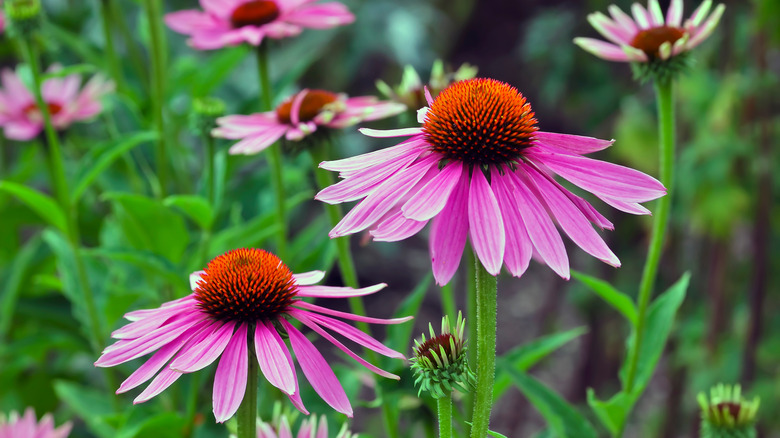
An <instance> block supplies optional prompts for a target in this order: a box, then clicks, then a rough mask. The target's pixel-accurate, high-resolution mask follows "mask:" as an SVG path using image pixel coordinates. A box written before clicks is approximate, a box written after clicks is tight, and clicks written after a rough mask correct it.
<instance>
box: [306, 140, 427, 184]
mask: <svg viewBox="0 0 780 438" xmlns="http://www.w3.org/2000/svg"><path fill="white" fill-rule="evenodd" d="M426 145H427V143H426V142H425V140H423V138H422V137H421V136H417V137H414V138H410V139H407V140H405V141H404V142H402V143H399V144H397V145H395V146H393V147H389V148H385V149H380V150H378V151H374V152H369V153H367V154H363V155H358V156H355V157H350V158H344V159H341V160H335V161H323V162H322V163H320V167H321V168H323V169H326V170H333V171H337V172H340V176H341V177H342V178H345V177H347V176H348V175H350V176H351V175H354V174H355V173H357V172H360V171H361V170H364V169H366V168H368V167H370V166H375V165H383V164H384V163H386V162H389V161H390V160H393V159H395V158H398V157H399V156H401V155H404V154H406V153H407V152H408V151H409V150H411V149H418V150H421V149H422V148H424V147H425V146H426ZM421 152H422V151H421Z"/></svg>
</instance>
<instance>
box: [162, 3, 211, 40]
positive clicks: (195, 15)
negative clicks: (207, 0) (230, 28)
mask: <svg viewBox="0 0 780 438" xmlns="http://www.w3.org/2000/svg"><path fill="white" fill-rule="evenodd" d="M165 24H166V25H168V27H170V28H171V29H172V30H173V31H174V32H178V33H182V34H185V35H192V34H194V33H196V32H204V31H211V30H214V29H220V28H223V27H224V25H221V23H220V22H219V21H217V20H215V19H214V17H213V16H212V15H210V14H207V13H204V12H202V11H198V10H192V9H190V10H183V11H176V12H171V13H170V14H166V15H165Z"/></svg>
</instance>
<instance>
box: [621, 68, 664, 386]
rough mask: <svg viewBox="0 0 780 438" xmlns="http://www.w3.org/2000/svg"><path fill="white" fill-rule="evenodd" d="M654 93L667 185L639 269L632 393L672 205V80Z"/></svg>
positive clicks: (629, 376)
mask: <svg viewBox="0 0 780 438" xmlns="http://www.w3.org/2000/svg"><path fill="white" fill-rule="evenodd" d="M655 93H656V99H657V101H658V133H659V141H660V168H659V169H660V174H661V175H660V177H661V178H660V179H661V183H662V184H663V185H664V186H665V187H666V196H664V197H662V198H661V199H659V200H658V202H657V204H656V205H657V207H656V210H655V216H654V220H653V231H652V238H651V240H650V248H649V249H648V251H647V260H646V261H645V267H644V270H643V271H642V280H641V282H640V283H639V296H638V298H637V308H638V315H637V324H636V330H635V332H634V333H635V334H636V341H635V342H634V345H633V348H632V349H631V351H630V356H629V359H628V360H629V362H628V371H627V373H626V381H625V388H624V391H623V392H625V393H626V394H631V392H632V391H633V390H634V383H635V382H634V381H635V380H636V371H637V367H638V362H639V352H640V351H641V347H642V342H643V341H644V330H645V324H646V322H647V308H648V305H649V304H650V298H651V296H652V294H653V287H654V285H655V279H656V273H657V272H658V264H659V262H660V260H661V252H662V250H663V244H664V236H665V234H666V228H667V223H668V221H669V210H670V209H671V205H672V187H673V185H674V131H675V128H674V102H673V100H674V89H673V82H672V81H671V80H668V81H656V82H655Z"/></svg>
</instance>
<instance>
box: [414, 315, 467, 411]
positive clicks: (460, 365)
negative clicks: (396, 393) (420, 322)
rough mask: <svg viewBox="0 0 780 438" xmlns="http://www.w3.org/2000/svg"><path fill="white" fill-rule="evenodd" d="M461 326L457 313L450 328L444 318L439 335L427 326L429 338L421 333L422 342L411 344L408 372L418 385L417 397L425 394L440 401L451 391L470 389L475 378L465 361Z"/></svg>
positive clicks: (460, 317) (462, 325)
mask: <svg viewBox="0 0 780 438" xmlns="http://www.w3.org/2000/svg"><path fill="white" fill-rule="evenodd" d="M465 327H466V322H465V321H464V320H463V316H462V315H461V314H460V313H458V320H457V322H456V323H455V326H454V327H452V326H450V321H449V318H448V317H446V316H445V317H444V318H442V321H441V334H440V335H436V333H435V332H434V330H433V326H432V325H430V324H429V325H428V329H429V330H430V339H426V338H425V334H424V333H423V335H422V342H419V341H417V340H415V341H414V342H415V348H414V357H413V358H412V370H413V371H414V374H415V376H416V379H415V382H414V383H415V385H419V386H420V389H419V391H418V395H419V394H420V393H422V391H428V392H430V393H431V395H432V396H433V397H434V398H441V397H445V396H448V395H449V393H450V392H451V391H452V390H453V389H457V390H459V391H461V392H469V391H470V390H471V388H473V387H474V385H475V382H476V379H475V377H474V373H473V372H472V371H471V369H469V365H468V360H467V358H466V342H465V340H464V338H463V332H464V330H465Z"/></svg>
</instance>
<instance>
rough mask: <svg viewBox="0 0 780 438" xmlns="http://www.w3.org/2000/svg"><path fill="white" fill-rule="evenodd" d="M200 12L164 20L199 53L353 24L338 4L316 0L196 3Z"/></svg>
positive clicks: (206, 0)
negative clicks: (310, 30)
mask: <svg viewBox="0 0 780 438" xmlns="http://www.w3.org/2000/svg"><path fill="white" fill-rule="evenodd" d="M200 5H201V7H202V8H203V10H202V11H200V10H196V9H189V10H184V11H178V12H172V13H170V14H167V15H166V16H165V23H166V24H167V25H168V26H169V27H170V28H171V29H173V30H174V31H176V32H179V33H182V34H185V35H189V36H190V39H189V40H188V43H189V44H190V46H192V47H194V48H196V49H200V50H211V49H219V48H222V47H226V46H236V45H239V44H241V43H248V44H251V45H253V46H258V45H260V43H261V42H262V41H263V39H264V38H266V37H268V38H275V39H279V38H287V37H292V36H295V35H298V34H300V33H301V32H302V31H303V29H304V28H311V29H328V28H331V27H336V26H342V25H345V24H349V23H352V22H353V21H355V16H354V15H352V13H351V12H349V10H348V9H347V7H346V6H344V5H343V4H341V3H339V2H325V3H317V0H200Z"/></svg>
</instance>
